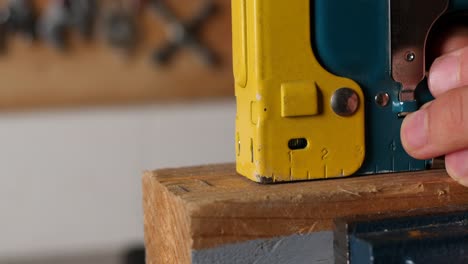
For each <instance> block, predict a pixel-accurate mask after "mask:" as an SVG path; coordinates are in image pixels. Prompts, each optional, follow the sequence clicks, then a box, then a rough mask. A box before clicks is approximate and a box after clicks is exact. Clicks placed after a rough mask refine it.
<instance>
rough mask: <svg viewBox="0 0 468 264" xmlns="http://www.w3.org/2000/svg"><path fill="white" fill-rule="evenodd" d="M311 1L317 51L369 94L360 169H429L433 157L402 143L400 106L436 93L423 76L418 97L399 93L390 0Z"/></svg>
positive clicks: (460, 5)
mask: <svg viewBox="0 0 468 264" xmlns="http://www.w3.org/2000/svg"><path fill="white" fill-rule="evenodd" d="M311 1H312V2H311V8H312V10H311V30H312V31H314V32H312V34H311V35H312V36H313V37H312V46H313V47H314V52H315V54H316V56H317V57H318V59H319V61H320V62H321V64H322V65H323V66H324V67H325V68H326V69H327V70H328V71H330V72H332V73H334V74H336V75H339V76H343V77H347V78H350V79H353V80H354V81H356V82H357V83H359V85H361V87H362V89H363V92H364V95H365V98H366V102H365V106H366V108H365V111H366V158H365V161H364V164H363V166H362V167H361V169H360V170H359V171H358V172H357V174H358V175H362V174H374V173H388V172H403V171H416V170H424V169H426V168H427V167H428V166H430V165H431V161H430V160H416V159H414V158H412V157H410V156H409V155H408V154H407V153H406V152H405V150H404V149H403V146H402V144H401V139H400V128H401V124H402V122H403V118H401V117H399V116H398V112H401V111H404V110H409V111H414V110H416V109H417V108H419V107H420V106H421V105H422V104H423V103H425V102H427V101H429V100H431V99H433V98H432V96H431V95H430V92H429V89H428V88H427V83H426V82H425V81H423V82H422V83H421V84H420V85H419V87H418V88H417V92H416V98H417V102H415V103H413V104H405V103H401V102H400V101H399V99H398V97H399V91H400V90H401V84H400V83H397V82H395V81H394V80H393V78H392V74H391V54H390V43H391V41H390V39H389V38H390V36H391V32H390V30H391V29H390V25H389V14H390V12H389V6H390V4H389V1H390V0H354V1H350V0H311ZM408 1H411V0H408ZM428 4H430V1H428ZM460 10H468V0H452V1H451V2H450V6H449V11H460ZM382 92H384V93H388V94H389V95H390V103H389V104H388V106H386V107H381V106H379V105H377V104H376V103H375V99H374V98H375V96H376V95H377V94H378V93H382ZM343 137H346V135H343Z"/></svg>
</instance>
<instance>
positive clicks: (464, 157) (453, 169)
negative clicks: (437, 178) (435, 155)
mask: <svg viewBox="0 0 468 264" xmlns="http://www.w3.org/2000/svg"><path fill="white" fill-rule="evenodd" d="M445 167H446V169H447V173H448V174H449V175H450V176H451V177H452V178H453V179H454V180H456V181H457V182H459V183H460V184H462V185H464V186H466V187H468V149H467V150H463V151H459V152H455V153H451V154H448V155H447V156H446V157H445Z"/></svg>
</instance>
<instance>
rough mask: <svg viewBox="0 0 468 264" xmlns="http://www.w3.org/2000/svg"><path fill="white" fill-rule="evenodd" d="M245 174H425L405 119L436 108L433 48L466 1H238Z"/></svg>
mask: <svg viewBox="0 0 468 264" xmlns="http://www.w3.org/2000/svg"><path fill="white" fill-rule="evenodd" d="M232 7H233V8H232V10H233V62H234V76H235V86H236V87H235V91H236V98H237V117H236V154H237V170H238V172H239V173H240V174H242V175H244V176H246V177H248V178H250V179H252V180H254V181H257V182H262V183H272V182H284V181H297V180H309V179H322V178H334V177H346V176H351V175H365V174H375V173H389V172H403V171H415V170H423V169H426V168H428V167H430V165H431V162H432V161H431V160H423V161H421V160H416V159H413V158H411V157H410V156H409V155H408V154H407V153H406V152H405V151H404V149H403V147H402V144H401V140H400V128H401V123H402V121H403V118H404V116H405V115H406V114H408V113H411V112H414V111H416V110H417V109H418V108H419V107H421V105H422V104H424V103H425V102H428V101H430V100H432V99H433V98H432V96H431V95H430V92H429V90H428V88H427V82H426V80H425V76H426V68H427V65H426V64H427V61H426V44H427V43H426V42H427V39H428V36H429V35H430V33H431V29H432V28H433V26H434V25H435V24H436V23H437V22H438V21H439V20H440V19H441V18H442V17H444V16H452V15H458V14H460V13H463V11H465V10H468V0H451V1H450V0H430V1H428V0H411V1H410V0H358V1H349V0H292V1H279V0H278V1H276V0H232Z"/></svg>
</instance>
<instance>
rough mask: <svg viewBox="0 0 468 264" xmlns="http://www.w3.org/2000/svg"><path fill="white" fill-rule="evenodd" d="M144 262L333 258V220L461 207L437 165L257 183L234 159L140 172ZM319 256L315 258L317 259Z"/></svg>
mask: <svg viewBox="0 0 468 264" xmlns="http://www.w3.org/2000/svg"><path fill="white" fill-rule="evenodd" d="M143 198H144V213H145V220H144V221H145V240H146V249H147V263H180V264H185V263H273V264H274V263H333V245H332V244H333V228H334V226H333V222H334V220H335V219H338V218H346V217H351V216H356V215H379V214H389V213H400V214H410V213H412V212H416V211H418V210H425V211H427V210H442V209H444V208H451V209H453V208H465V206H467V205H468V189H466V188H465V187H463V186H461V185H459V184H458V183H456V182H455V181H453V180H452V179H451V178H450V177H449V176H448V175H447V174H446V173H445V171H443V170H431V171H424V172H417V173H401V174H392V175H373V176H364V177H354V178H344V179H333V180H322V181H311V182H300V183H289V184H277V185H259V184H257V183H254V182H251V181H249V180H247V179H246V178H244V177H241V176H239V175H237V174H236V172H235V166H234V165H232V164H224V165H214V166H201V167H193V168H181V169H165V170H158V171H154V172H147V173H146V174H145V175H144V176H143ZM320 261H321V262H320Z"/></svg>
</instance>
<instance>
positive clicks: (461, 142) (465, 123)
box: [401, 87, 468, 159]
mask: <svg viewBox="0 0 468 264" xmlns="http://www.w3.org/2000/svg"><path fill="white" fill-rule="evenodd" d="M401 140H402V144H403V147H404V148H405V150H406V151H407V152H408V154H410V155H411V156H413V157H415V158H418V159H428V158H433V157H438V156H442V155H445V154H447V153H453V152H456V151H458V150H461V149H465V148H468V87H464V88H459V89H453V90H450V91H448V92H447V93H445V94H443V95H441V96H439V98H437V99H435V100H434V101H433V102H432V103H431V104H429V105H428V106H427V107H425V108H424V109H420V110H419V111H417V112H415V113H413V114H410V115H408V116H407V117H406V118H405V120H404V121H403V125H402V128H401Z"/></svg>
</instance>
